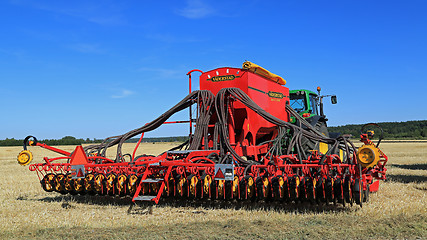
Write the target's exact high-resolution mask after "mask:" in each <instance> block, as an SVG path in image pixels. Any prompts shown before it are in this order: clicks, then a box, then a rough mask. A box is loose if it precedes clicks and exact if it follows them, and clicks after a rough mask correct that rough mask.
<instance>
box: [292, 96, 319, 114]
mask: <svg viewBox="0 0 427 240" xmlns="http://www.w3.org/2000/svg"><path fill="white" fill-rule="evenodd" d="M289 95H290V102H289V104H290V106H291V107H292V108H293V109H294V110H295V111H296V112H297V113H299V114H300V115H301V116H303V117H304V118H307V117H310V115H312V114H314V115H319V111H318V107H317V106H318V95H317V94H316V93H314V92H312V91H309V90H291V91H290V92H289Z"/></svg>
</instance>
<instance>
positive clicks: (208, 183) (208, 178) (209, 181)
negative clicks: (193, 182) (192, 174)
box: [203, 175, 212, 197]
mask: <svg viewBox="0 0 427 240" xmlns="http://www.w3.org/2000/svg"><path fill="white" fill-rule="evenodd" d="M211 184H212V178H211V176H209V175H206V177H205V179H203V196H208V197H209V191H210V189H211Z"/></svg>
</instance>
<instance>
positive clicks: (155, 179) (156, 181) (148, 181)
mask: <svg viewBox="0 0 427 240" xmlns="http://www.w3.org/2000/svg"><path fill="white" fill-rule="evenodd" d="M141 182H143V183H158V182H163V179H161V178H147V179H143V180H141Z"/></svg>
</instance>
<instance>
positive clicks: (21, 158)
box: [17, 150, 33, 166]
mask: <svg viewBox="0 0 427 240" xmlns="http://www.w3.org/2000/svg"><path fill="white" fill-rule="evenodd" d="M17 160H18V163H19V164H20V165H22V166H25V165H27V164H29V163H30V162H31V161H32V160H33V154H32V153H31V152H30V151H28V150H22V151H21V152H20V153H19V154H18V157H17Z"/></svg>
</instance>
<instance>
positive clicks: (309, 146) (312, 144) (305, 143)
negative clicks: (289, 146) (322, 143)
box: [301, 121, 329, 156]
mask: <svg viewBox="0 0 427 240" xmlns="http://www.w3.org/2000/svg"><path fill="white" fill-rule="evenodd" d="M314 128H315V129H316V130H317V131H319V132H320V133H322V134H323V135H325V136H326V137H329V132H328V128H327V127H326V122H325V121H318V122H317V123H316V125H315V126H314ZM301 145H302V149H303V150H304V152H305V154H306V155H307V156H310V155H311V150H317V151H319V142H316V141H313V140H310V139H307V138H305V137H302V138H301Z"/></svg>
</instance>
